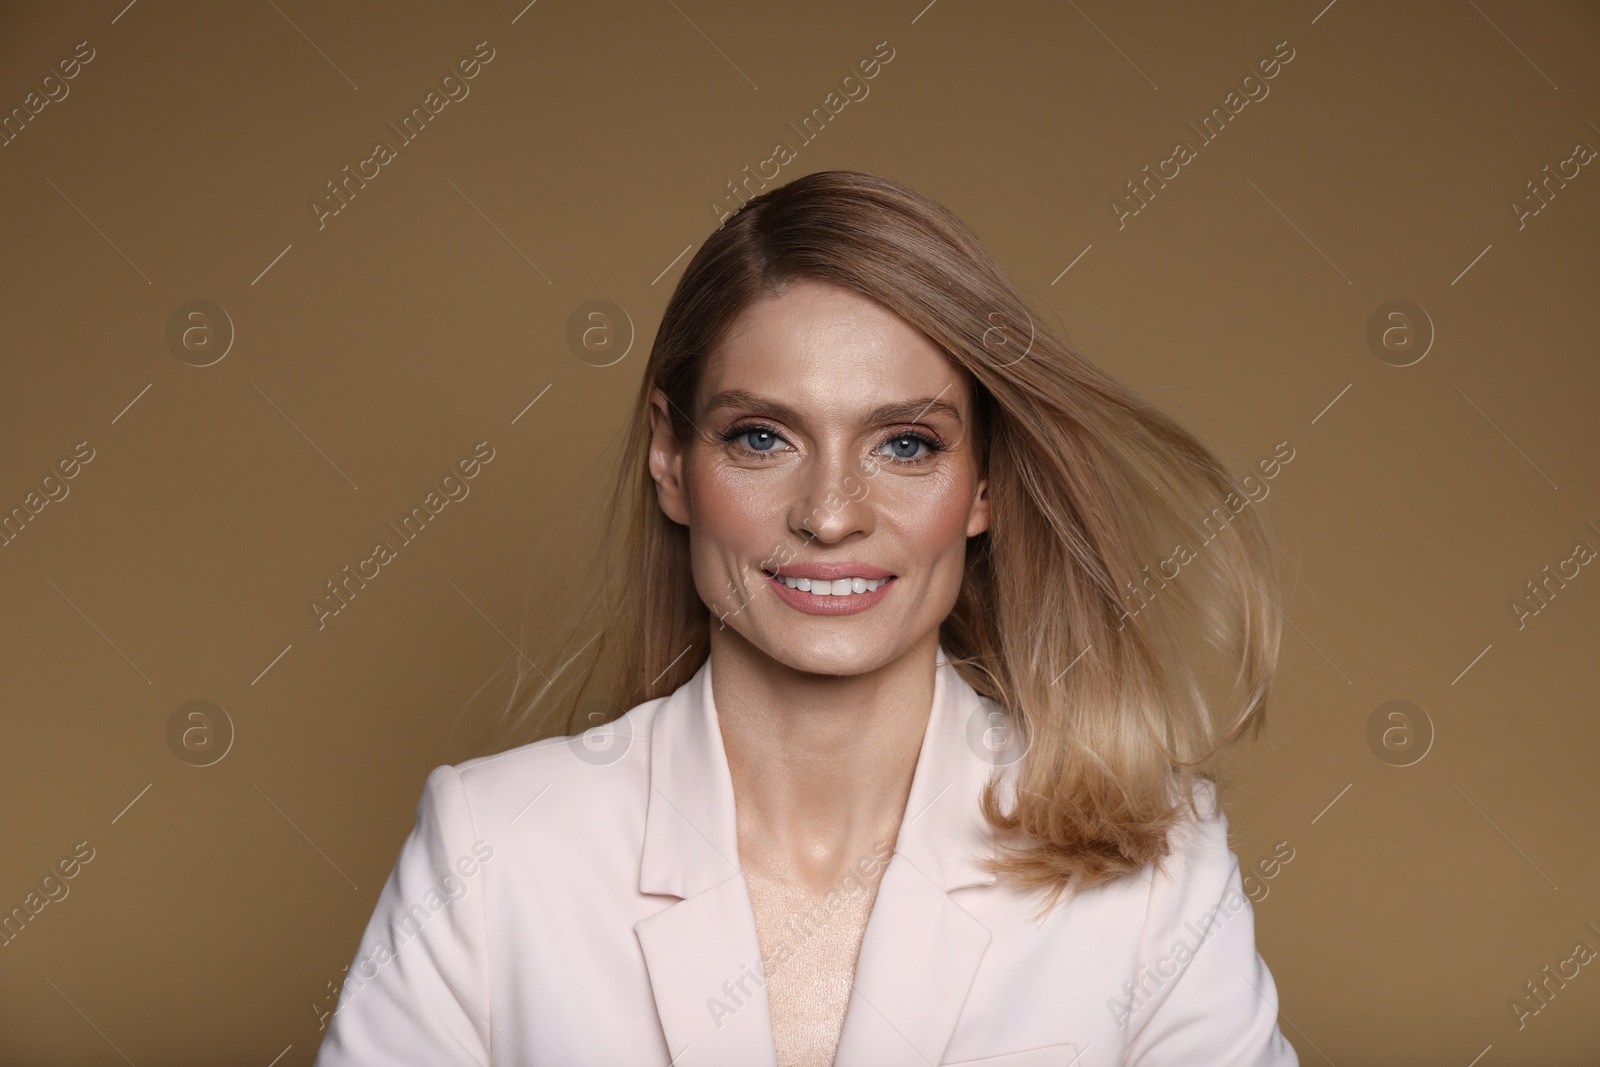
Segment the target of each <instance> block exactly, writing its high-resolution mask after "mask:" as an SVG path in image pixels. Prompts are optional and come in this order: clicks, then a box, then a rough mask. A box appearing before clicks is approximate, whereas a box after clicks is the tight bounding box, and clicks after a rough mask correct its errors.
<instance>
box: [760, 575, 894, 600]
mask: <svg viewBox="0 0 1600 1067" xmlns="http://www.w3.org/2000/svg"><path fill="white" fill-rule="evenodd" d="M763 573H765V574H766V576H767V577H768V578H770V579H772V580H773V581H775V582H782V583H783V584H784V585H786V586H788V587H789V588H790V589H793V590H796V591H797V592H802V593H810V594H811V595H812V596H814V597H817V598H818V599H821V598H822V597H830V596H850V595H852V594H859V593H871V592H875V591H877V590H879V589H881V588H883V587H884V586H886V585H888V584H889V583H890V582H893V581H895V580H896V578H898V577H899V576H898V575H893V574H891V575H890V576H889V577H887V578H860V577H854V578H836V579H832V580H829V579H826V578H796V577H792V576H790V575H780V574H774V573H773V572H772V571H765V572H763Z"/></svg>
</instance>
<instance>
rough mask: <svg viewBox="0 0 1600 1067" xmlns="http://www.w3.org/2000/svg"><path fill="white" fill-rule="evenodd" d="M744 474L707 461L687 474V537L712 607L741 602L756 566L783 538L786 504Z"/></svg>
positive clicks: (696, 573)
mask: <svg viewBox="0 0 1600 1067" xmlns="http://www.w3.org/2000/svg"><path fill="white" fill-rule="evenodd" d="M743 473H744V472H741V471H737V470H729V469H727V468H718V467H716V466H714V465H706V466H702V467H699V468H698V469H692V470H691V471H690V472H689V475H688V478H689V518H690V523H689V529H690V534H689V541H690V556H691V561H692V564H693V567H694V580H695V587H696V588H697V589H698V590H699V592H700V595H701V597H702V599H705V600H706V601H707V602H708V603H709V604H711V605H712V606H713V607H718V606H725V605H723V604H722V602H724V601H727V602H728V603H731V604H738V603H740V602H741V601H742V597H741V594H740V593H739V591H738V590H739V589H740V588H741V587H743V588H744V591H745V595H748V593H749V591H750V589H751V588H754V587H755V585H757V584H758V580H759V579H760V574H759V573H757V566H758V564H760V563H761V562H763V561H764V560H766V559H767V558H768V557H769V556H771V555H772V554H773V552H774V548H775V546H778V545H781V544H782V543H784V542H783V540H782V534H783V531H784V528H785V526H784V513H785V512H784V508H783V506H782V502H781V501H776V500H773V499H771V497H772V489H771V488H770V487H767V488H765V489H763V488H760V487H758V486H756V485H754V484H752V482H751V480H750V479H749V478H747V477H741V474H743Z"/></svg>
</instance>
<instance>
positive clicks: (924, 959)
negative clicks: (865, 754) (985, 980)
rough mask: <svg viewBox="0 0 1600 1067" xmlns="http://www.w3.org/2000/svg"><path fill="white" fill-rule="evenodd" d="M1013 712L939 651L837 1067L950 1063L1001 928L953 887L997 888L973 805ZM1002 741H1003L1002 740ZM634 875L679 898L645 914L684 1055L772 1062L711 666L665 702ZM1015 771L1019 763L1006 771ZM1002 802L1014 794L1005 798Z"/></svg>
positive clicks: (686, 1060)
mask: <svg viewBox="0 0 1600 1067" xmlns="http://www.w3.org/2000/svg"><path fill="white" fill-rule="evenodd" d="M1007 725H1009V724H1008V723H1007V722H1006V719H1005V716H1004V711H1003V709H1002V708H1001V706H1000V705H999V704H997V703H995V702H993V701H989V700H985V699H983V698H982V697H980V696H979V694H978V693H977V692H976V691H975V690H974V689H973V688H972V687H971V686H970V685H969V684H968V683H967V682H966V681H965V680H964V679H963V678H962V677H961V676H960V675H959V674H958V673H957V672H956V670H955V668H954V667H952V666H950V665H949V663H948V661H947V658H946V656H945V654H944V649H943V648H942V647H941V648H940V649H939V653H938V657H937V659H936V661H935V669H934V691H933V706H932V709H931V711H930V714H929V717H928V725H927V729H926V731H925V733H924V735H923V740H922V748H921V751H920V754H919V756H918V759H917V766H916V770H915V772H914V773H913V776H912V781H911V791H910V794H909V796H908V799H907V803H906V813H905V817H904V818H903V819H902V821H901V826H900V833H899V837H898V839H897V840H896V843H895V854H894V856H893V858H892V859H891V860H890V862H889V865H888V867H887V868H886V869H885V870H884V872H883V875H882V880H881V881H880V882H879V886H878V894H877V899H876V901H875V902H874V904H873V910H872V915H871V917H870V919H869V920H868V923H867V929H866V932H865V934H864V936H863V939H862V942H861V951H860V955H859V957H858V959H857V963H856V972H855V981H854V984H853V986H852V988H851V994H850V1002H849V1006H848V1008H847V1009H846V1012H845V1019H844V1026H843V1029H842V1032H841V1034H840V1038H839V1048H838V1053H837V1055H836V1058H835V1060H834V1063H835V1065H836V1067H899V1065H906V1067H926V1065H927V1064H930V1063H938V1062H940V1061H941V1060H942V1058H943V1054H944V1050H945V1048H946V1046H947V1045H948V1044H949V1041H950V1035H951V1033H952V1032H953V1031H954V1028H955V1024H956V1019H957V1017H958V1016H959V1015H960V1012H961V1006H962V1004H963V1003H964V1002H965V1000H966V997H967V993H968V990H969V989H970V988H971V985H972V981H973V978H974V976H975V975H976V973H977V970H978V965H979V963H980V962H981V961H982V959H983V955H984V953H985V952H986V951H987V949H988V946H989V942H990V939H991V934H990V931H989V929H988V927H986V926H985V925H984V924H983V923H982V922H980V921H979V920H978V919H976V918H974V917H973V915H972V914H971V913H969V912H968V911H967V910H966V909H964V908H962V907H960V906H959V905H957V904H956V903H955V902H954V900H953V899H952V898H951V897H950V896H948V895H947V894H949V893H950V892H951V891H952V890H956V889H962V888H966V887H972V886H986V885H991V884H993V883H994V881H995V876H994V875H992V874H990V873H989V872H987V871H985V870H983V869H982V867H981V865H980V860H981V859H982V858H983V856H985V855H988V854H991V853H992V852H993V850H994V845H993V841H992V839H991V838H990V836H989V834H988V833H987V832H986V830H985V827H984V824H983V823H982V822H981V820H982V815H981V814H980V813H979V812H978V810H977V800H978V794H979V791H980V790H981V789H982V787H983V784H984V782H985V781H986V780H987V778H988V777H989V775H990V773H991V772H992V771H993V770H994V769H995V768H996V766H997V765H998V762H999V761H998V760H997V759H996V757H995V756H994V755H993V753H992V751H991V746H989V745H987V744H985V741H987V740H990V739H994V738H997V737H999V736H1003V735H997V734H995V733H993V731H995V730H997V729H1003V728H1005V727H1006V726H1007ZM1002 751H1007V750H1004V749H1003V750H1002ZM650 761H651V767H650V797H649V801H648V807H647V809H646V818H645V834H644V851H643V858H642V863H641V871H640V877H639V887H640V889H641V890H642V891H643V892H645V893H651V894H662V895H668V896H678V897H682V898H684V899H682V900H679V901H678V902H676V903H674V904H672V905H671V906H669V907H667V908H664V909H662V910H661V911H659V912H656V913H654V914H652V915H650V916H648V917H646V918H644V919H641V920H640V921H639V922H637V923H636V924H634V930H635V933H636V934H637V935H638V938H639V944H640V947H641V949H642V950H643V953H644V958H645V966H646V969H647V972H648V974H649V978H650V985H651V994H652V996H653V997H654V999H655V1004H656V1011H657V1015H658V1016H659V1018H660V1020H661V1027H662V1034H663V1036H664V1038H665V1039H666V1043H667V1048H668V1053H669V1055H670V1056H671V1057H672V1059H673V1062H674V1064H675V1065H676V1067H710V1065H713V1064H739V1065H741V1067H775V1062H776V1061H775V1055H776V1054H775V1050H774V1047H773V1038H772V1026H771V1015H770V1012H769V1008H768V1002H767V995H766V987H765V984H764V982H762V981H761V979H760V976H761V975H762V964H761V946H760V940H759V936H758V934H757V932H756V928H755V922H754V914H753V912H752V909H751V904H750V898H749V895H748V892H747V890H746V886H745V881H744V878H743V875H742V871H741V869H740V866H739V846H738V833H737V828H736V824H735V819H734V803H733V783H732V778H731V777H730V775H729V771H728V760H727V754H726V752H725V750H724V749H723V745H722V734H721V729H720V726H719V724H718V721H717V713H716V705H715V702H714V701H713V700H712V693H711V663H710V659H709V658H708V659H707V661H706V662H705V663H703V664H702V665H701V666H700V669H699V670H698V671H696V672H695V674H694V675H693V676H692V677H691V678H690V679H689V681H688V682H686V683H684V684H683V685H682V686H680V687H679V688H678V689H677V690H675V691H674V692H673V693H672V694H671V695H669V696H668V697H667V698H666V699H665V702H664V704H663V705H662V706H661V708H660V709H659V710H658V711H657V713H656V717H655V721H654V724H653V727H652V730H651V737H650ZM1004 781H1005V782H1006V783H1008V784H1007V785H1006V786H1005V788H1007V789H1008V790H1009V788H1010V786H1009V781H1010V779H1009V775H1008V777H1007V778H1006V779H1005V780H1004ZM1002 796H1003V798H1004V799H1007V800H1009V796H1006V795H1005V794H1002Z"/></svg>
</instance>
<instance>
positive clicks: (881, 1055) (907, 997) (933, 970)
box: [834, 647, 1014, 1067]
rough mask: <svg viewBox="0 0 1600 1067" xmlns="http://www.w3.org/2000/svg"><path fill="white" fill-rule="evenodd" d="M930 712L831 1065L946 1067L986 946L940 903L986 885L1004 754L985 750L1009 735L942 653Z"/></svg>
mask: <svg viewBox="0 0 1600 1067" xmlns="http://www.w3.org/2000/svg"><path fill="white" fill-rule="evenodd" d="M936 662H937V666H936V668H935V675H934V696H933V708H932V711H931V713H930V715H929V718H928V728H927V732H926V734H925V736H924V737H923V741H922V751H921V753H920V755H919V756H918V758H917V769H916V772H915V773H914V775H913V777H912V781H911V792H910V795H909V797H908V799H907V801H906V814H905V818H904V820H903V821H902V822H901V826H900V835H899V837H898V839H897V840H896V842H895V855H894V858H893V859H892V860H891V861H890V862H889V866H888V868H887V869H886V870H885V871H884V874H883V880H882V881H881V882H880V883H879V885H878V896H877V899H876V901H874V903H873V906H872V917H871V919H870V920H869V921H868V923H867V930H866V934H865V935H864V937H863V938H862V943H861V954H860V957H859V959H858V960H857V963H856V977H855V986H854V988H853V989H852V991H851V995H850V1005H849V1009H848V1011H847V1012H846V1014H845V1020H844V1031H843V1033H842V1034H841V1036H840V1040H839V1051H838V1054H837V1056H836V1058H835V1060H834V1064H835V1067H898V1065H901V1064H904V1065H906V1067H929V1065H930V1064H937V1063H939V1062H941V1061H942V1059H943V1056H944V1051H945V1047H946V1046H947V1045H948V1044H949V1042H950V1035H951V1033H952V1032H953V1031H954V1029H955V1024H956V1018H957V1017H958V1016H959V1015H960V1014H961V1007H962V1005H963V1004H964V1003H965V1001H966V998H967V992H968V990H969V989H970V988H971V987H972V981H973V978H974V976H975V975H976V974H977V971H978V965H979V964H980V963H981V962H982V960H983V956H984V953H985V951H987V949H988V947H989V941H990V937H991V934H990V931H989V928H988V927H986V926H984V925H983V923H981V922H979V921H978V920H977V919H975V918H973V917H972V915H971V914H969V913H968V912H967V911H965V910H964V909H962V908H961V907H960V906H959V905H957V904H956V903H955V901H954V900H952V899H951V898H950V897H949V896H948V895H947V894H949V893H950V892H951V891H952V890H956V889H962V888H966V887H970V886H985V885H992V884H994V882H995V881H996V878H995V875H993V874H991V873H989V872H988V871H986V870H984V869H983V868H982V866H981V865H980V863H979V861H980V859H981V858H982V857H983V856H985V855H988V854H991V853H993V851H994V842H993V839H992V837H991V836H990V835H989V833H988V832H987V830H986V828H985V824H984V823H983V822H982V815H981V814H980V813H979V811H978V807H977V803H978V794H979V792H980V790H981V789H982V787H983V785H984V782H985V781H986V780H987V779H988V777H989V775H990V774H991V772H993V771H994V770H995V769H996V768H997V767H1000V766H1001V762H1000V760H1001V754H1006V755H1007V756H1008V757H1009V756H1011V755H1014V750H1012V749H1010V748H1003V749H1001V753H996V752H994V751H992V749H991V746H990V745H989V744H988V743H986V742H988V741H990V740H991V739H993V738H995V737H997V736H1008V735H999V734H996V733H995V732H994V731H996V730H997V729H1002V728H1004V727H1005V726H1007V725H1008V720H1006V718H1005V716H1004V712H1003V709H1001V707H1000V705H998V704H996V703H994V702H992V701H986V700H983V699H982V698H981V697H980V695H979V694H978V693H977V691H976V690H974V689H973V688H972V686H970V685H969V684H968V683H967V682H966V680H965V679H963V678H962V677H961V676H960V675H959V674H958V673H957V672H956V670H955V668H954V667H952V666H950V665H949V663H948V662H947V660H946V657H945V654H944V649H943V648H942V647H941V648H940V649H939V656H938V660H937V661H936Z"/></svg>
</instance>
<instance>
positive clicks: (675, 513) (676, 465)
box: [650, 389, 689, 526]
mask: <svg viewBox="0 0 1600 1067" xmlns="http://www.w3.org/2000/svg"><path fill="white" fill-rule="evenodd" d="M683 460H684V456H683V447H682V445H680V444H679V442H678V437H677V435H676V434H675V433H673V432H672V418H671V416H670V413H669V412H668V410H667V396H666V394H665V393H663V392H662V391H661V390H660V389H652V390H651V391H650V477H652V478H654V479H655V482H656V502H657V503H659V504H660V505H661V511H662V513H663V514H665V515H666V516H667V518H669V519H671V520H672V521H673V522H675V523H677V524H678V525H680V526H687V525H689V493H688V489H687V487H686V486H685V485H684V481H683Z"/></svg>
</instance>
